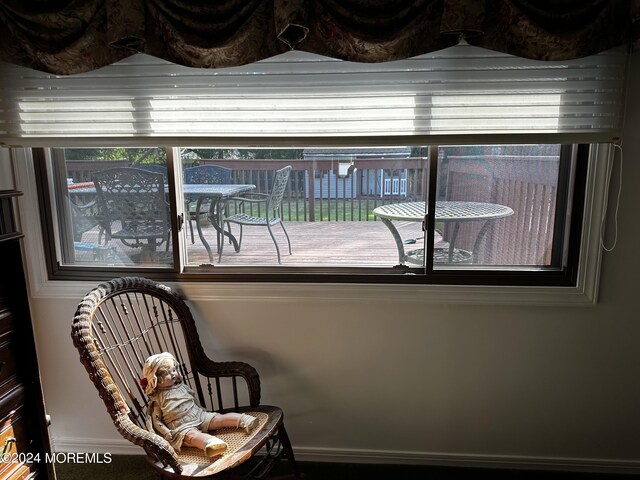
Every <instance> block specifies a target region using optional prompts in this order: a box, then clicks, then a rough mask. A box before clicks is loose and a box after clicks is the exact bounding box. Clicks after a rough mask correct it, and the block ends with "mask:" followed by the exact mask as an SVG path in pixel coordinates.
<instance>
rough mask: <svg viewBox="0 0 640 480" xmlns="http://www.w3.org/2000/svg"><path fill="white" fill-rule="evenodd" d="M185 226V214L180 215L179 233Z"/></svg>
mask: <svg viewBox="0 0 640 480" xmlns="http://www.w3.org/2000/svg"><path fill="white" fill-rule="evenodd" d="M183 225H184V213H181V214H180V215H178V231H179V232H181V231H182V226H183Z"/></svg>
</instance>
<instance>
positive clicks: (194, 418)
mask: <svg viewBox="0 0 640 480" xmlns="http://www.w3.org/2000/svg"><path fill="white" fill-rule="evenodd" d="M150 398H151V401H152V403H151V405H149V411H150V413H151V419H152V423H153V426H154V427H155V430H156V431H158V433H160V434H161V435H163V437H164V438H165V439H166V440H167V441H168V442H169V443H170V444H171V446H172V447H173V448H174V449H175V450H177V451H180V447H181V446H182V442H183V440H184V437H185V435H186V434H187V432H188V431H189V430H191V429H193V428H197V429H198V430H200V431H202V432H207V431H208V426H209V423H210V422H211V420H212V419H213V418H214V417H215V416H216V415H217V413H214V412H208V411H206V410H205V409H204V408H202V407H201V406H200V405H199V404H198V403H197V402H196V400H195V396H194V393H193V390H191V389H190V388H189V387H187V386H186V385H185V384H184V383H179V384H177V385H173V386H171V387H167V388H157V389H156V390H155V392H153V394H151V395H150ZM162 425H165V426H166V427H167V428H168V429H169V430H170V433H171V435H168V434H162V430H163V429H162V428H161V426H162ZM159 427H160V428H159Z"/></svg>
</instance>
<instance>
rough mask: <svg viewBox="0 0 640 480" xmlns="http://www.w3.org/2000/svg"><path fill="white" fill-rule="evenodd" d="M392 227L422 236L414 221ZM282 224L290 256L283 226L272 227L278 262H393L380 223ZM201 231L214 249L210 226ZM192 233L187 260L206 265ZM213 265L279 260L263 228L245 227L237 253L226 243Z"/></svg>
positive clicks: (392, 243)
mask: <svg viewBox="0 0 640 480" xmlns="http://www.w3.org/2000/svg"><path fill="white" fill-rule="evenodd" d="M397 227H398V230H399V231H400V232H401V234H402V235H403V238H418V237H422V232H421V226H420V224H419V223H415V222H413V223H412V222H398V225H397ZM285 228H286V229H287V233H288V234H289V238H290V239H291V255H289V252H288V249H287V239H286V237H285V235H284V233H283V232H282V228H280V227H279V226H277V227H275V228H274V234H275V236H276V240H277V241H278V246H279V247H280V255H281V258H282V265H290V266H296V265H304V266H328V265H342V266H348V265H354V266H365V265H376V266H392V265H396V264H397V263H398V249H397V248H396V244H395V241H394V240H393V237H392V236H391V233H390V232H389V229H387V227H385V226H384V224H383V223H382V222H378V221H376V222H314V223H309V222H286V223H285ZM231 231H232V233H233V234H234V235H236V236H237V235H238V232H239V227H238V226H237V225H232V227H231ZM205 235H206V238H207V241H208V242H209V243H210V245H211V246H212V250H213V251H214V253H215V249H216V237H215V233H214V230H213V228H211V227H210V228H207V229H206V230H205ZM195 237H196V238H195V244H191V240H190V238H189V239H188V243H187V256H188V264H189V265H199V264H202V263H209V258H208V256H207V254H206V250H205V248H204V246H203V245H202V243H201V242H200V239H199V238H198V236H197V234H196V236H195ZM212 263H213V264H216V265H217V264H220V265H225V266H226V265H277V264H278V259H277V255H276V249H275V246H274V245H273V242H272V240H271V237H270V236H269V232H268V231H267V229H266V228H263V227H245V228H244V234H243V239H242V248H241V249H240V251H239V252H235V251H234V249H233V246H232V245H230V244H229V243H226V244H225V245H224V248H223V254H222V260H221V261H220V262H219V261H218V255H217V254H214V258H213V262H212Z"/></svg>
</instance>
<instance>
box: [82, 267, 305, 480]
mask: <svg viewBox="0 0 640 480" xmlns="http://www.w3.org/2000/svg"><path fill="white" fill-rule="evenodd" d="M71 336H72V338H73V343H74V345H75V347H76V348H77V349H78V352H79V353H80V361H81V362H82V364H83V365H84V367H85V368H86V370H87V373H88V374H89V378H90V379H91V380H92V381H93V384H94V385H95V387H96V389H97V390H98V393H99V396H100V398H101V399H102V400H103V401H104V403H105V406H106V408H107V411H108V412H109V415H110V416H111V419H112V420H113V423H114V424H115V426H116V429H117V430H118V432H120V434H121V435H122V436H123V437H124V438H125V439H127V440H128V441H130V442H132V443H134V444H135V445H139V446H140V447H142V448H143V449H144V450H145V452H146V454H147V460H148V462H149V463H150V465H151V467H152V468H153V469H154V470H155V471H156V472H157V474H158V476H159V477H160V478H176V479H186V478H192V477H199V478H200V477H203V478H211V477H212V476H215V478H224V479H231V478H243V479H261V478H264V477H265V476H266V475H267V474H268V473H269V471H270V470H271V468H272V467H273V466H274V465H275V463H276V462H278V461H279V460H280V459H282V458H284V459H287V460H288V462H289V465H290V467H291V469H292V471H293V475H292V476H291V477H289V478H303V476H302V475H301V474H300V473H299V472H298V470H297V465H296V461H295V458H294V454H293V450H292V448H291V443H290V441H289V438H288V436H287V432H286V430H285V427H284V421H283V413H282V410H281V409H280V408H278V407H274V406H268V405H261V404H260V378H259V376H258V373H257V372H256V370H255V369H254V368H253V367H252V366H250V365H248V364H246V363H243V362H216V361H213V360H211V359H209V358H208V357H207V355H206V354H205V352H204V349H203V346H202V344H201V343H200V338H199V336H198V332H197V330H196V325H195V321H194V319H193V316H192V314H191V311H190V310H189V307H188V306H187V304H186V303H185V301H184V299H183V298H182V296H181V295H179V294H178V293H176V292H175V291H174V290H172V289H171V288H169V287H167V286H166V285H162V284H160V283H157V282H154V281H151V280H148V279H145V278H138V277H124V278H116V279H113V280H111V281H108V282H105V283H102V284H100V285H98V286H97V287H96V288H95V289H93V290H92V291H91V292H89V293H88V294H87V295H86V296H85V297H84V299H83V300H82V302H80V304H79V305H78V309H77V310H76V314H75V316H74V318H73V326H72V331H71ZM160 352H169V353H171V354H172V355H173V356H174V357H175V358H176V359H177V361H178V364H179V370H180V374H181V375H182V377H183V379H184V382H185V383H186V384H187V385H188V386H189V387H190V388H191V389H192V390H193V391H194V392H195V393H196V396H197V400H198V401H199V402H200V404H201V405H202V406H203V407H205V408H206V409H207V410H210V411H218V412H220V411H223V412H228V411H234V412H246V413H248V414H251V415H252V416H255V417H257V418H258V422H259V423H258V427H257V428H255V429H254V430H252V431H251V432H250V433H245V432H244V430H240V429H237V428H224V429H221V430H216V431H215V432H214V433H215V435H216V436H217V437H219V438H220V439H222V440H223V441H225V443H227V446H228V447H227V450H226V452H225V453H224V454H223V455H222V456H218V457H207V456H205V455H204V453H203V452H202V451H201V450H198V449H195V448H190V447H184V446H183V447H182V448H181V450H180V451H179V452H176V451H175V450H174V449H173V448H172V447H171V445H170V444H169V442H168V441H167V440H165V439H164V438H163V437H161V436H160V435H158V434H157V433H155V432H154V431H153V429H151V430H149V429H148V428H147V426H146V425H147V422H146V420H147V415H148V408H147V407H148V406H149V403H150V399H149V397H148V396H147V395H146V394H145V392H144V388H143V387H142V384H141V382H140V380H141V377H142V373H141V372H142V366H143V363H144V361H145V359H146V358H147V357H148V356H150V355H153V354H155V353H160Z"/></svg>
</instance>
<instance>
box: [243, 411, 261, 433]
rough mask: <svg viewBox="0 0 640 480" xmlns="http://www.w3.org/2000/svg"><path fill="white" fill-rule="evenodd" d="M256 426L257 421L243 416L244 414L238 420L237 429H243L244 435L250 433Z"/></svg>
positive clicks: (249, 416)
mask: <svg viewBox="0 0 640 480" xmlns="http://www.w3.org/2000/svg"><path fill="white" fill-rule="evenodd" d="M257 426H258V419H257V418H256V417H252V416H251V415H245V414H244V413H243V414H242V416H241V417H240V419H239V420H238V428H242V429H244V433H250V432H251V431H252V430H253V429H254V428H256V427H257Z"/></svg>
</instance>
